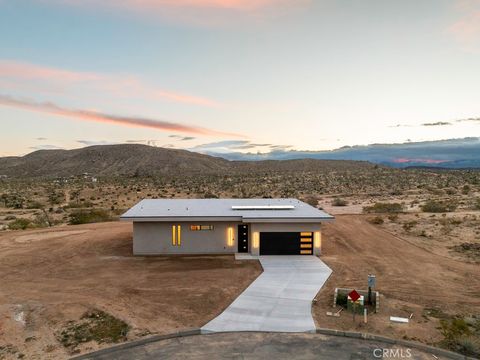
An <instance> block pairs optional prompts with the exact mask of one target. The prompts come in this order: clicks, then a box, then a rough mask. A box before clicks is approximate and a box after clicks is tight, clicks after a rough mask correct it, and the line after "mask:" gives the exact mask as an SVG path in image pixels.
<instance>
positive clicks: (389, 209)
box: [363, 202, 403, 214]
mask: <svg viewBox="0 0 480 360" xmlns="http://www.w3.org/2000/svg"><path fill="white" fill-rule="evenodd" d="M363 212H364V213H367V214H369V213H401V212H403V204H400V203H381V202H377V203H375V204H374V205H372V206H364V207H363Z"/></svg>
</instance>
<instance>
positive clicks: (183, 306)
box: [0, 215, 480, 359]
mask: <svg viewBox="0 0 480 360" xmlns="http://www.w3.org/2000/svg"><path fill="white" fill-rule="evenodd" d="M369 217H371V215H337V217H336V221H335V222H333V223H329V224H325V226H324V228H323V236H322V246H323V255H322V257H321V259H322V260H323V261H325V262H326V263H327V264H328V265H329V266H330V267H331V268H332V269H333V274H332V276H331V277H330V279H329V280H328V281H327V283H326V286H325V287H324V288H323V289H322V290H321V291H320V293H319V295H318V296H317V299H318V301H317V302H316V303H315V304H314V305H313V310H312V311H313V314H314V317H315V320H316V322H317V325H318V326H319V327H326V328H337V329H345V330H358V331H365V332H371V333H377V334H382V335H385V336H389V337H395V338H404V339H411V340H417V341H422V342H426V343H435V342H437V341H439V340H441V334H440V331H439V330H438V326H439V319H438V317H439V316H438V314H443V313H445V314H450V315H457V314H463V315H469V314H479V313H480V299H479V297H478V295H479V294H480V277H479V276H478V275H479V274H480V265H479V264H474V263H466V262H464V261H460V260H456V259H454V258H452V257H449V256H442V255H441V254H435V253H432V252H431V251H428V249H425V248H424V247H422V246H419V245H417V244H416V243H415V242H412V241H410V240H408V239H406V240H405V239H403V238H402V237H401V236H398V235H395V234H392V233H389V232H387V231H386V230H388V228H387V229H386V228H385V227H382V226H379V225H373V224H371V223H369V222H368V218H369ZM131 231H132V229H131V224H128V223H121V222H115V223H101V224H90V225H78V226H59V227H55V228H51V229H42V230H26V231H8V232H3V233H2V234H0V248H1V251H0V276H1V280H2V281H1V285H0V350H1V349H2V347H3V354H4V357H5V358H9V356H10V357H11V358H18V355H19V354H24V355H25V356H26V358H29V359H30V358H31V359H57V358H66V357H68V353H67V352H66V351H65V349H64V348H63V347H62V345H61V343H59V342H58V340H57V339H56V336H55V335H56V334H58V332H59V331H60V330H61V329H62V328H64V327H65V325H66V324H67V322H68V321H69V320H78V319H79V318H80V317H81V316H82V314H83V313H85V312H86V311H87V310H91V309H93V308H96V309H100V310H103V311H106V312H108V313H109V314H112V315H113V316H115V317H117V318H119V319H121V320H123V321H125V322H127V323H128V325H130V327H131V331H130V332H129V335H128V339H130V340H131V339H135V338H139V337H142V336H145V335H148V334H149V333H169V332H173V331H175V330H176V329H185V328H191V327H199V326H201V325H203V324H205V323H206V322H208V321H209V320H210V319H212V318H213V317H215V316H216V315H217V314H219V313H220V312H221V311H222V310H223V309H224V308H225V307H226V306H228V305H229V304H230V303H231V301H232V300H233V299H234V298H235V297H236V296H237V295H238V294H239V293H240V292H241V291H242V290H243V289H244V288H246V287H247V286H248V285H249V284H250V283H251V282H252V281H253V280H254V279H255V278H256V277H257V276H258V275H259V274H260V273H261V267H260V266H259V264H258V263H257V262H252V261H243V262H242V261H235V260H234V258H233V257H232V256H185V257H133V256H132V252H131V245H132V243H131ZM369 273H373V274H376V276H377V289H378V291H380V293H381V298H380V312H379V313H377V314H371V316H370V317H369V322H368V324H363V323H362V322H361V319H360V317H357V322H356V323H355V324H354V323H353V322H352V317H351V315H347V314H346V313H342V315H341V316H340V317H339V318H333V317H329V316H326V315H325V313H326V311H332V302H333V292H334V288H335V287H355V288H357V289H365V288H366V281H367V274H369ZM432 309H433V310H432ZM412 313H413V317H412V319H411V321H410V323H409V324H392V323H390V321H389V316H391V315H392V316H404V317H409V316H410V314H412ZM432 314H434V315H432ZM435 314H436V315H435ZM106 346H110V344H101V345H98V344H96V343H93V342H89V343H87V344H86V345H83V346H81V347H80V350H81V352H88V351H92V350H95V349H98V348H100V347H106ZM5 353H7V355H5ZM1 357H2V356H1V352H0V358H1Z"/></svg>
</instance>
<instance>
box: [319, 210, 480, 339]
mask: <svg viewBox="0 0 480 360" xmlns="http://www.w3.org/2000/svg"><path fill="white" fill-rule="evenodd" d="M368 217H369V216H368V215H337V216H336V220H335V222H333V223H329V224H325V226H324V228H323V236H322V239H323V240H322V250H323V255H322V257H321V259H322V260H323V261H324V262H325V263H326V264H328V266H330V267H331V268H332V269H333V274H332V276H331V277H330V279H329V280H328V281H327V283H326V285H325V287H324V288H323V289H322V290H321V291H320V293H319V295H318V296H317V299H318V302H317V303H316V304H315V305H314V306H313V313H314V317H315V320H316V322H317V325H318V326H319V327H326V328H337V329H344V330H347V329H348V330H354V329H355V330H358V331H365V332H371V333H377V334H382V335H385V336H389V337H394V338H404V339H410V340H418V341H422V342H426V343H435V342H437V341H439V340H441V335H440V331H439V330H438V329H437V327H438V326H439V320H438V316H437V317H434V316H429V315H428V314H429V313H442V312H444V313H446V314H451V315H456V314H463V315H469V314H479V313H480V298H479V296H478V295H479V294H480V276H479V274H480V266H479V265H478V264H469V263H465V262H462V261H459V260H455V259H452V258H450V257H446V256H441V255H438V254H433V253H431V252H429V251H427V250H425V249H424V248H422V247H419V246H416V245H415V244H414V243H411V242H408V241H406V240H403V239H402V238H400V237H397V236H395V235H393V234H390V233H388V232H386V231H385V230H383V229H382V228H381V227H379V226H376V225H373V224H370V223H369V222H368V221H367V219H368ZM370 273H372V274H375V275H376V277H377V290H378V291H379V292H380V294H381V298H380V311H379V313H377V314H372V315H371V316H370V317H369V319H368V324H364V323H363V321H362V320H363V319H361V317H360V316H357V319H356V323H355V324H354V323H353V319H352V316H351V314H346V313H343V314H342V315H341V316H340V317H338V318H337V317H330V316H327V315H326V314H325V313H326V311H332V306H333V293H334V289H335V287H348V288H350V287H351V288H357V289H366V288H367V275H368V274H370ZM428 309H435V310H434V311H429V310H428ZM412 313H413V317H412V319H411V320H410V323H409V324H393V323H391V322H390V321H389V317H390V316H401V317H410V315H411V314H412Z"/></svg>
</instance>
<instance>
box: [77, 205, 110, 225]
mask: <svg viewBox="0 0 480 360" xmlns="http://www.w3.org/2000/svg"><path fill="white" fill-rule="evenodd" d="M112 220H114V218H113V217H112V215H111V214H110V212H109V211H107V210H103V209H82V210H76V211H74V212H72V213H71V214H70V221H69V224H70V225H80V224H90V223H97V222H106V221H112Z"/></svg>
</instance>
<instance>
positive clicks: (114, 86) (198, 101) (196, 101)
mask: <svg viewBox="0 0 480 360" xmlns="http://www.w3.org/2000/svg"><path fill="white" fill-rule="evenodd" d="M0 83H3V84H4V85H8V86H11V85H13V86H15V87H17V88H18V87H20V88H24V89H29V90H31V89H32V88H36V89H37V90H40V91H45V92H48V93H51V92H66V91H68V90H69V89H72V90H73V89H75V88H77V87H78V86H79V85H81V86H83V87H84V88H85V89H86V90H88V91H92V92H107V93H108V94H110V95H114V96H125V94H128V95H129V96H132V94H135V95H136V96H139V97H144V98H147V99H155V100H168V101H172V102H180V103H185V104H191V105H199V106H208V107H215V106H220V103H218V102H217V101H214V100H212V99H208V98H205V97H201V96H195V95H190V94H185V93H178V92H175V91H172V90H166V89H161V88H157V87H155V86H152V85H150V84H146V83H145V82H143V81H141V80H140V79H139V78H137V77H135V76H132V75H106V74H97V73H92V72H78V71H70V70H65V69H59V68H53V67H46V66H40V65H35V64H30V63H26V62H18V61H10V60H0Z"/></svg>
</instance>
